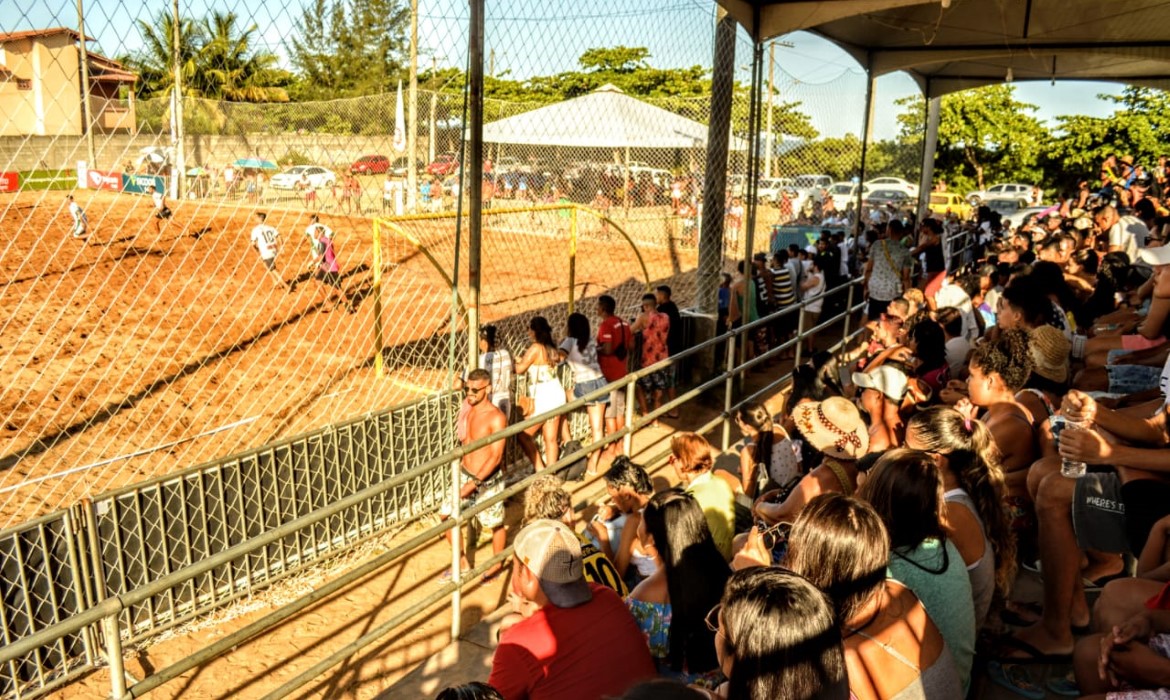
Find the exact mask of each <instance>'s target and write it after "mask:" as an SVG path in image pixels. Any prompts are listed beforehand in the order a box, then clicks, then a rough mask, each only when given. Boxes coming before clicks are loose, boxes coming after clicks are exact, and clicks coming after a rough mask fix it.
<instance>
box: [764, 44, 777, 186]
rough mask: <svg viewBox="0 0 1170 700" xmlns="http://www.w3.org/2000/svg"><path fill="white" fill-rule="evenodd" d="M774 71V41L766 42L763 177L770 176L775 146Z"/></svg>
mask: <svg viewBox="0 0 1170 700" xmlns="http://www.w3.org/2000/svg"><path fill="white" fill-rule="evenodd" d="M775 73H776V42H775V41H773V42H772V43H770V44H768V107H767V109H768V126H767V127H766V129H765V130H764V148H765V151H764V177H772V149H774V148H775V146H774V145H773V143H772V110H773V97H774V96H775V93H774V92H772V90H773V88H774V85H775V82H774V80H775Z"/></svg>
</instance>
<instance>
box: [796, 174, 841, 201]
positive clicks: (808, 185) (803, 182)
mask: <svg viewBox="0 0 1170 700" xmlns="http://www.w3.org/2000/svg"><path fill="white" fill-rule="evenodd" d="M832 184H833V178H831V177H829V176H828V175H797V176H796V177H795V178H793V180H792V186H793V188H795V189H796V190H799V191H801V192H804V193H806V194H810V195H813V196H814V197H815V198H816V199H817V201H820V192H821V190H822V189H824V188H826V187H828V186H829V185H832Z"/></svg>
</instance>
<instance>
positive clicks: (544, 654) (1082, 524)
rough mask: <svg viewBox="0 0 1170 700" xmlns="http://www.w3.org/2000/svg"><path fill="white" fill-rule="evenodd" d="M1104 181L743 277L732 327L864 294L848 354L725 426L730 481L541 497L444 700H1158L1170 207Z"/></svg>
mask: <svg viewBox="0 0 1170 700" xmlns="http://www.w3.org/2000/svg"><path fill="white" fill-rule="evenodd" d="M1125 167H1127V166H1126V163H1125V159H1117V158H1111V159H1109V160H1108V161H1106V162H1105V163H1104V164H1103V165H1102V181H1101V185H1100V190H1099V191H1097V192H1092V191H1090V190H1087V189H1085V188H1081V189H1080V190H1078V191H1076V192H1073V193H1071V194H1070V195H1068V196H1065V197H1060V198H1058V199H1057V201H1056V202H1055V203H1054V204H1053V205H1052V206H1051V207H1050V208H1049V209H1048V210H1047V211H1046V212H1043V213H1042V214H1041V215H1039V216H1038V217H1034V218H1031V219H1029V220H1027V221H1017V222H1010V221H1007V220H1004V219H1002V218H1001V217H1000V216H998V215H996V214H994V213H993V212H991V211H990V210H987V209H981V210H980V211H979V212H978V214H977V219H976V220H975V221H972V222H959V221H957V220H955V219H954V218H953V217H946V218H938V217H936V218H933V219H926V220H923V221H915V220H913V219H912V218H911V217H910V215H909V214H908V213H907V212H899V211H873V212H870V211H863V212H862V217H861V218H862V220H863V221H864V222H865V223H866V226H865V232H864V236H863V237H859V238H858V239H857V240H853V239H852V238H840V237H838V238H837V239H836V240H835V239H833V238H831V237H829V236H826V237H825V238H824V239H822V241H821V242H820V243H819V244H818V245H816V246H814V247H813V250H811V251H803V250H800V249H799V248H798V249H796V250H792V251H788V250H784V251H781V253H782V254H781V255H778V256H775V257H769V256H763V258H762V259H760V260H758V261H757V264H756V265H755V266H754V267H755V269H754V270H752V271H749V272H746V273H745V272H744V271H743V269H742V268H741V272H740V274H739V275H738V276H736V277H735V278H734V279H733V280H731V281H730V283H729V284H726V285H725V289H726V290H727V291H726V293H725V294H724V295H723V296H725V297H726V298H727V306H728V309H729V317H728V318H727V321H728V323H729V324H730V325H732V326H735V325H736V324H741V323H744V322H750V321H751V320H753V318H754V317H759V316H762V315H763V314H766V313H768V312H769V311H770V310H776V309H780V308H784V307H786V306H787V305H790V304H792V303H798V301H799V296H800V290H808V289H810V288H811V286H808V285H805V284H804V283H803V282H802V277H803V276H805V275H808V274H810V273H811V274H813V275H822V274H823V276H824V279H823V280H822V281H823V283H824V284H825V285H826V286H827V288H828V289H830V290H832V289H833V288H834V287H836V286H838V285H840V284H842V282H843V281H848V279H849V278H850V277H852V276H854V275H856V276H857V277H861V278H862V279H864V280H865V284H866V287H867V292H868V295H867V299H868V304H867V310H866V313H867V314H868V316H869V318H868V326H867V333H866V336H865V338H864V339H863V342H861V343H860V344H858V345H857V346H856V347H853V348H848V349H846V350H843V351H841V352H837V353H834V354H830V353H827V352H817V353H814V354H812V355H811V356H807V355H806V361H805V362H803V363H802V364H801V365H800V366H798V367H796V368H795V370H794V373H793V380H792V386H791V389H790V391H789V392H788V393H787V394H786V396H785V406H784V409H783V410H781V411H780V412H779V413H777V414H772V413H770V412H769V411H768V409H767V408H766V407H765V406H763V405H762V404H751V405H747V406H744V407H742V408H741V409H740V410H739V411H738V412H737V413H736V414H735V416H734V419H735V421H736V424H737V425H738V426H739V428H740V434H741V435H742V436H744V441H743V443H742V445H741V447H740V449H739V452H738V454H737V455H734V456H733V458H732V459H730V460H727V463H726V468H723V465H724V460H715V459H714V451H713V449H712V447H711V446H710V445H709V444H708V443H707V441H706V439H705V438H704V437H703V436H701V435H698V434H694V433H680V434H678V435H676V436H675V437H674V438H673V440H672V444H671V448H672V449H671V452H672V457H671V465H672V467H673V471H671V470H668V472H670V474H669V476H671V477H673V479H672V481H676V482H677V484H678V485H677V486H675V487H672V488H667V489H664V490H659V491H658V492H657V493H655V492H654V488H653V486H652V482H651V480H650V478H649V475H648V474H647V473H646V471H645V469H643V468H642V467H641V466H639V465H638V464H636V463H634V462H633V461H631V460H630V459H629V458H627V457H624V456H619V457H617V458H616V459H613V460H612V462H611V461H610V457H611V455H607V458H606V460H605V462H603V463H602V465H601V472H600V473H601V474H603V475H604V480H605V486H606V493H607V498H606V499H605V500H604V502H602V503H600V504H597V505H599V506H601V507H600V508H596V509H594V508H589V509H587V511H586V512H587V513H588V514H589V515H590V516H591V519H590V520H589V521H588V522H579V521H577V520H575V517H574V510H573V509H572V507H571V505H572V504H571V502H570V500H569V498H568V494H567V493H566V492H565V491H564V489H563V486H562V484H561V483H560V482H559V481H558V480H557V478H556V477H553V476H545V477H541V479H540V480H539V481H538V482H537V485H534V486H533V487H532V488H530V489H529V491H528V492H527V494H526V507H525V513H526V524H525V526H524V527H523V529H522V530H521V531H520V532H519V534H518V535H516V537H515V538H514V539H515V544H516V556H515V557H514V558H513V562H512V573H511V582H510V584H507V585H508V586H509V589H508V590H509V591H510V592H511V596H512V598H513V602H514V609H515V615H514V616H513V617H514V619H513V620H511V621H510V624H509V626H507V627H506V629H505V630H504V631H503V633H502V636H501V638H500V640H499V647H498V649H497V651H496V653H495V658H494V661H493V664H492V668H491V673H490V677H488V678H487V679H485V680H486V681H487V682H488V684H489V685H490V686H491V687H490V688H489V687H488V686H484V685H482V684H480V685H477V686H476V688H473V689H470V688H469V687H468V688H464V689H448V690H446V691H444V692H447V693H454V692H459V693H467V694H460V695H446V696H440V697H481V698H487V697H503V698H505V700H518V699H522V698H532V699H535V700H540V699H554V698H555V699H556V700H575V699H577V698H580V699H582V700H585V699H588V700H594V699H596V698H602V697H611V698H623V697H624V698H691V697H694V698H699V697H706V698H722V699H725V700H742V699H751V700H773V699H783V698H793V699H797V698H802V699H803V698H826V699H828V698H839V699H841V700H846V699H847V698H852V699H856V700H875V699H882V700H891V699H898V700H905V699H910V698H927V699H931V700H933V699H934V698H940V699H941V698H961V697H964V696H969V697H975V696H976V695H978V693H979V692H981V691H980V690H979V688H980V687H981V686H985V685H986V684H987V683H994V684H996V685H998V686H1001V687H1003V688H1004V689H1006V690H1007V691H1009V692H1012V693H1015V694H1017V695H1020V696H1021V697H1027V698H1042V697H1044V696H1045V694H1046V693H1049V692H1051V693H1055V694H1058V695H1068V696H1073V697H1078V696H1082V697H1092V698H1111V699H1117V700H1129V699H1142V700H1147V699H1148V700H1156V699H1163V700H1164V699H1166V698H1170V424H1168V420H1167V418H1168V412H1170V395H1168V394H1170V342H1168V341H1167V337H1168V333H1170V246H1163V243H1164V241H1165V237H1166V234H1167V233H1170V212H1168V211H1167V210H1166V209H1165V208H1164V207H1163V206H1162V204H1161V203H1160V200H1159V199H1158V198H1157V197H1156V196H1155V195H1157V194H1160V193H1159V192H1158V191H1157V190H1156V188H1155V187H1152V186H1151V187H1150V188H1149V189H1145V188H1143V187H1142V186H1139V185H1140V184H1141V183H1140V182H1138V183H1137V184H1135V181H1134V180H1132V179H1131V180H1126V179H1125V178H1124V177H1118V176H1115V175H1114V173H1120V172H1122V171H1123V170H1124V168H1125ZM1160 176H1161V174H1160V173H1159V177H1160ZM964 237H966V238H968V239H970V240H972V241H974V245H973V246H972V247H971V248H970V249H969V250H967V251H966V252H963V253H959V252H958V250H957V247H956V246H955V243H954V242H955V241H958V240H961V239H963V238H964ZM940 261H941V262H940ZM822 281H818V284H820V283H821V282H822ZM840 296H841V297H842V299H841V300H838V301H834V299H833V298H832V297H829V298H826V299H825V307H826V310H828V309H829V308H830V307H831V306H833V305H834V304H839V303H841V302H842V301H843V297H844V295H843V294H841V295H840ZM606 304H608V306H607V307H606V309H605V311H607V312H608V313H606V314H603V315H602V316H603V318H605V317H606V316H608V314H610V313H612V311H613V308H612V304H609V302H606ZM646 308H647V311H646V313H647V314H649V315H651V316H652V315H653V314H654V313H655V309H654V299H653V298H649V297H648V300H647V306H646ZM649 321H653V319H649ZM649 321H648V322H649ZM615 328H616V331H615V330H614V329H615ZM795 330H796V326H795V324H794V323H791V324H790V323H787V322H777V323H774V324H772V325H770V326H768V327H766V328H763V329H762V330H761V331H760V332H759V333H757V334H756V335H755V336H753V338H752V340H753V341H754V347H753V348H752V351H754V352H760V351H763V350H766V349H767V348H768V347H775V343H780V342H784V341H785V340H788V339H789V338H791V337H792V336H793V334H794V332H795ZM614 332H617V333H619V334H620V333H622V332H623V331H622V327H621V325H620V324H619V325H617V326H614V327H613V328H608V329H606V330H605V337H604V339H603V340H600V341H599V343H600V344H601V345H602V346H604V351H603V352H602V357H603V358H605V357H609V356H612V353H613V346H612V343H611V342H610V341H611V340H612V338H613V337H614ZM664 332H665V331H664ZM804 340H806V339H804V338H801V339H799V341H798V342H803V341H804ZM544 342H545V344H546V345H550V346H551V345H552V342H551V340H546V341H544ZM581 345H586V342H585V341H584V340H581ZM553 347H555V346H553ZM588 347H589V348H593V347H594V343H593V342H592V341H590V342H589V343H588ZM550 354H551V353H550ZM583 355H584V356H585V359H586V361H590V360H592V361H594V362H595V361H596V357H597V353H596V351H594V352H588V351H583ZM764 371H767V372H775V371H780V369H779V368H778V367H777V366H772V367H770V368H768V369H765V370H764ZM605 375H606V378H607V379H609V380H611V381H612V380H613V379H614V377H613V375H612V374H611V373H610V372H608V371H607V372H606V373H605ZM648 388H653V389H657V388H658V387H657V386H655V387H648ZM531 451H533V452H535V449H534V448H533V449H532V450H531ZM606 465H609V466H608V468H606ZM589 466H590V470H591V471H592V469H593V468H594V465H593V463H590V465H589ZM594 514H595V515H594ZM1025 580H1030V581H1031V588H1032V590H1033V595H1031V596H1030V599H1029V596H1028V595H1026V591H1024V589H1025V588H1027V586H1025V585H1024V584H1023V582H1024V581H1025ZM493 693H498V695H495V694H493Z"/></svg>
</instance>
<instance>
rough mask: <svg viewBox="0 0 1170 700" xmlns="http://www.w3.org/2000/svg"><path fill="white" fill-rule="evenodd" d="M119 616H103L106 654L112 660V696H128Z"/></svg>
mask: <svg viewBox="0 0 1170 700" xmlns="http://www.w3.org/2000/svg"><path fill="white" fill-rule="evenodd" d="M118 617H119V615H117V614H114V615H110V616H108V617H104V618H102V629H103V631H104V632H105V635H106V656H107V657H108V660H109V662H110V697H112V698H122V697H125V696H126V667H125V665H124V664H123V663H122V632H121V630H120V629H118Z"/></svg>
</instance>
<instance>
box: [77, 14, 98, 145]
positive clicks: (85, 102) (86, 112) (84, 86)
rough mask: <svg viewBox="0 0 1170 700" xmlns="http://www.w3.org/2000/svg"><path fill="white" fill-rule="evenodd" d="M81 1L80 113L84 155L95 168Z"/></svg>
mask: <svg viewBox="0 0 1170 700" xmlns="http://www.w3.org/2000/svg"><path fill="white" fill-rule="evenodd" d="M81 3H82V0H77V33H78V34H80V35H81V39H80V41H79V43H80V45H81V52H80V53H81V56H80V58H81V99H82V111H81V118H82V119H84V120H85V127H84V131H83V132H82V133H84V134H85V148H86V155H88V156H89V166H88V167H90V168H96V167H97V155H96V153H97V151H96V149H94V147H93V105H92V104H91V103H90V99H91V98H90V94H89V92H90V88H91V86H90V84H89V48H88V47H87V46H86V45H85V42H86V37H85V12H84V11H83V10H82V8H81Z"/></svg>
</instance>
